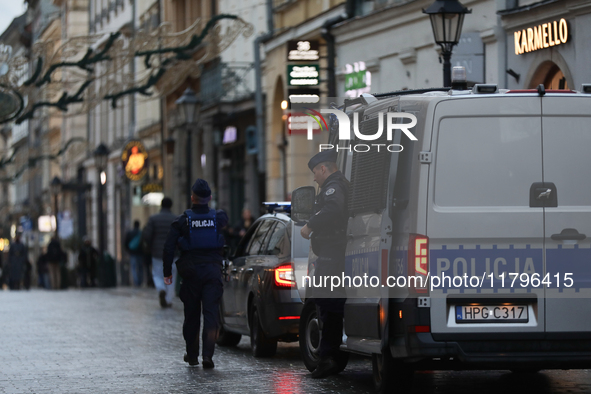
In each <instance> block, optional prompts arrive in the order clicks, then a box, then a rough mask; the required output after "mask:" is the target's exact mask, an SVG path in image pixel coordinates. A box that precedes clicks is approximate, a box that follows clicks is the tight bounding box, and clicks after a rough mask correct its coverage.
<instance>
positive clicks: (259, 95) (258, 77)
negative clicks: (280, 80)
mask: <svg viewBox="0 0 591 394" xmlns="http://www.w3.org/2000/svg"><path fill="white" fill-rule="evenodd" d="M273 30H274V27H273V1H272V0H267V32H266V33H265V34H262V35H259V36H258V37H257V38H256V39H255V40H254V72H255V84H256V87H255V104H256V127H257V144H258V148H259V153H258V165H257V170H258V171H257V176H256V177H255V187H254V196H255V197H254V201H255V202H256V204H258V201H259V200H260V196H259V189H260V187H259V176H258V175H259V174H262V173H264V172H265V165H266V152H265V133H264V127H265V109H264V103H263V76H262V70H261V44H263V43H265V42H266V41H268V40H270V39H271V38H273ZM254 212H256V213H258V211H256V210H255V211H254Z"/></svg>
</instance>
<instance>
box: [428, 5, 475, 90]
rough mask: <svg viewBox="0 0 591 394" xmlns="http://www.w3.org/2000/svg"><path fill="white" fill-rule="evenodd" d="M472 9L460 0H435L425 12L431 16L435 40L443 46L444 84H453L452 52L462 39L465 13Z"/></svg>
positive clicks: (446, 85)
mask: <svg viewBox="0 0 591 394" xmlns="http://www.w3.org/2000/svg"><path fill="white" fill-rule="evenodd" d="M471 12H472V10H469V9H468V8H466V7H464V6H463V5H462V4H461V3H460V2H459V1H458V0H435V2H434V3H433V4H431V5H430V6H429V7H428V8H427V9H426V10H423V13H425V14H428V15H429V18H431V27H432V28H433V36H434V37H435V42H436V43H437V44H439V45H440V46H441V54H442V55H443V86H445V87H448V86H451V53H452V49H453V47H454V45H457V44H458V42H459V41H460V35H461V34H462V24H463V23H464V15H465V14H469V13H471Z"/></svg>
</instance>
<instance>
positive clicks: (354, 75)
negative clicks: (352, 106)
mask: <svg viewBox="0 0 591 394" xmlns="http://www.w3.org/2000/svg"><path fill="white" fill-rule="evenodd" d="M370 89H371V72H369V71H368V70H367V69H366V68H365V62H355V63H353V64H345V95H346V96H347V97H359V96H360V95H361V94H362V93H369V92H370Z"/></svg>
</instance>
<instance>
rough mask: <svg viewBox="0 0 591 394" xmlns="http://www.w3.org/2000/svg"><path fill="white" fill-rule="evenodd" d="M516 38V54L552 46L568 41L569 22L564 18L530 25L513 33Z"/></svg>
mask: <svg viewBox="0 0 591 394" xmlns="http://www.w3.org/2000/svg"><path fill="white" fill-rule="evenodd" d="M513 37H514V39H515V54H516V55H521V54H523V53H525V52H534V51H537V50H539V49H544V48H550V47H553V46H556V45H560V44H566V42H567V41H568V24H567V23H566V20H565V19H564V18H562V19H560V21H553V22H549V23H544V24H541V25H538V26H534V27H528V28H527V29H523V30H521V31H516V32H514V33H513Z"/></svg>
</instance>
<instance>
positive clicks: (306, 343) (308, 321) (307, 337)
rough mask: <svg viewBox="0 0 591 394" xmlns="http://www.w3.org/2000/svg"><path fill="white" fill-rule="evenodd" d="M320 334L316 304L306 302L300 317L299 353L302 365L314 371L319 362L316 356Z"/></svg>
mask: <svg viewBox="0 0 591 394" xmlns="http://www.w3.org/2000/svg"><path fill="white" fill-rule="evenodd" d="M320 335H321V333H320V322H319V320H318V315H317V313H316V304H314V302H307V303H306V304H305V305H304V309H303V310H302V315H301V317H300V353H301V354H302V359H303V360H304V365H305V366H306V368H307V369H308V371H310V372H312V371H314V370H315V369H316V367H317V366H318V363H319V362H320V357H319V356H318V349H319V347H320Z"/></svg>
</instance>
